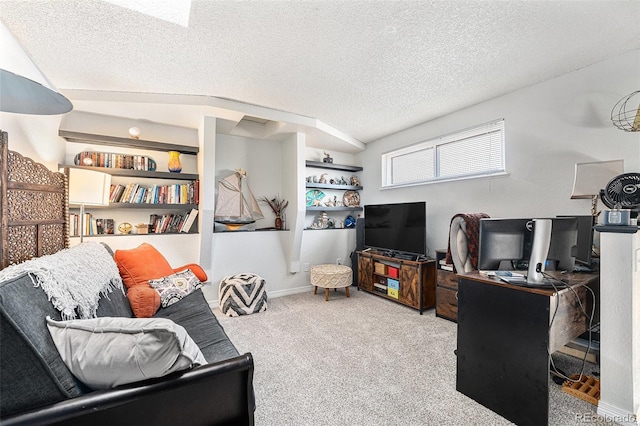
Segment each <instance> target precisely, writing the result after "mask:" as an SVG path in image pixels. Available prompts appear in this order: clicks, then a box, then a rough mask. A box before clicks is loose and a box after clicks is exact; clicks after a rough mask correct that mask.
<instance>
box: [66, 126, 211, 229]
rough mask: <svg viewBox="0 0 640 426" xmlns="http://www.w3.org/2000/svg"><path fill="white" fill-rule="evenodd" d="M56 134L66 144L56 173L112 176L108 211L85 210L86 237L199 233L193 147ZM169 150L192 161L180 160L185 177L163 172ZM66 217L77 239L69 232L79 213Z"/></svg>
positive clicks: (198, 181) (198, 189) (197, 190)
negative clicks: (81, 171) (64, 170)
mask: <svg viewBox="0 0 640 426" xmlns="http://www.w3.org/2000/svg"><path fill="white" fill-rule="evenodd" d="M59 135H60V136H61V137H63V138H64V139H66V141H67V144H66V153H67V155H66V157H65V162H66V163H67V164H60V165H59V167H60V168H80V169H88V170H97V171H101V172H103V173H107V174H109V175H111V179H112V182H111V193H110V202H109V206H104V207H91V208H86V213H85V216H86V217H85V218H84V220H85V224H86V229H87V233H86V234H87V235H85V238H86V237H92V236H95V237H103V236H130V235H158V234H164V235H167V234H176V235H181V234H194V233H198V221H197V216H198V212H199V203H200V196H199V195H200V185H199V184H200V176H199V174H198V173H197V172H196V173H192V172H191V171H194V170H196V169H197V155H198V152H199V148H198V147H196V146H189V145H180V144H170V143H164V142H156V141H150V140H139V139H130V138H120V137H114V136H106V135H96V134H90V133H80V132H72V131H67V130H60V131H59ZM168 151H177V152H179V153H181V155H185V156H186V157H191V158H181V160H182V162H183V165H186V167H183V170H187V172H180V173H172V172H169V171H168V170H167V169H163V168H164V167H165V166H166V163H167V161H163V160H162V159H164V158H165V156H166V153H167V152H168ZM160 153H162V154H160ZM161 158H162V159H161ZM184 160H186V161H184ZM85 164H89V165H85ZM69 214H70V236H71V237H76V236H77V237H79V232H78V228H77V227H74V225H75V224H77V223H79V221H80V218H79V217H78V212H77V211H76V210H75V209H70V212H69ZM121 225H122V226H121ZM128 225H131V226H128ZM145 225H146V226H145ZM119 229H120V230H126V229H130V231H129V232H122V231H120V230H119ZM107 230H108V231H107Z"/></svg>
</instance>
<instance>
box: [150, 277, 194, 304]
mask: <svg viewBox="0 0 640 426" xmlns="http://www.w3.org/2000/svg"><path fill="white" fill-rule="evenodd" d="M149 285H151V287H153V288H155V289H156V290H157V291H158V293H160V302H161V303H162V307H163V308H166V307H167V306H170V305H173V304H174V303H176V302H178V301H180V300H181V299H182V298H184V297H185V296H187V295H189V294H191V293H193V292H194V291H195V290H197V289H199V288H200V287H202V283H201V282H200V280H199V279H198V277H196V275H195V274H194V273H193V272H192V271H191V269H185V270H184V271H180V272H176V273H175V274H173V275H169V276H167V277H163V278H159V279H157V280H149Z"/></svg>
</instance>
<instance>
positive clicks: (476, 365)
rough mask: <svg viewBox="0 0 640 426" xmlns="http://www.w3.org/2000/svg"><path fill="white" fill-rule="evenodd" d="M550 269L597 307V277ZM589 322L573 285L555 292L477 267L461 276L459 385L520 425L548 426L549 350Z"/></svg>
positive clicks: (473, 397)
mask: <svg viewBox="0 0 640 426" xmlns="http://www.w3.org/2000/svg"><path fill="white" fill-rule="evenodd" d="M551 275H554V276H555V277H557V278H561V279H563V280H567V281H568V283H569V285H571V287H572V288H573V289H574V290H575V291H576V293H577V294H578V295H579V297H580V299H581V300H582V303H583V305H584V306H585V309H586V311H587V313H589V314H590V313H591V306H592V300H591V297H590V293H588V291H587V290H586V288H585V286H589V287H590V288H592V290H593V291H594V292H595V294H596V298H597V297H598V293H599V277H598V275H595V274H560V273H558V272H552V273H551ZM596 300H597V299H596ZM596 306H597V304H596ZM556 307H557V309H556ZM554 312H555V318H553V317H554ZM596 315H597V313H596ZM552 318H553V323H552V322H551V321H552ZM550 325H551V326H550ZM588 325H589V319H588V318H585V317H584V315H582V311H581V308H580V305H579V304H578V301H577V298H576V295H575V293H574V292H573V291H572V290H571V289H568V288H564V289H562V290H560V291H559V292H558V293H557V294H556V293H555V291H554V290H553V289H533V288H524V287H519V286H514V285H511V284H507V283H505V282H502V281H500V280H498V279H494V278H488V277H486V276H483V275H481V274H479V273H478V272H474V273H468V274H460V275H459V282H458V348H457V377H456V389H457V390H458V391H459V392H461V393H463V394H465V395H467V396H468V397H470V398H472V399H474V400H476V401H477V402H479V403H480V404H482V405H484V406H485V407H487V408H489V409H491V410H493V411H494V412H496V413H498V414H500V415H501V416H503V417H505V418H506V419H508V420H510V421H512V422H514V423H517V424H518V425H546V424H547V422H548V418H549V354H550V353H553V352H555V351H556V350H558V349H559V348H561V347H562V346H564V345H565V344H566V343H568V342H569V341H571V340H573V339H574V338H576V337H577V336H579V335H580V334H582V333H583V332H585V331H586V330H587V328H588Z"/></svg>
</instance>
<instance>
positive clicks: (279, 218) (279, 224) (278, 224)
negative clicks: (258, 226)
mask: <svg viewBox="0 0 640 426" xmlns="http://www.w3.org/2000/svg"><path fill="white" fill-rule="evenodd" d="M276 229H278V230H280V229H282V218H281V217H280V215H276Z"/></svg>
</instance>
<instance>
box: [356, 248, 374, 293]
mask: <svg viewBox="0 0 640 426" xmlns="http://www.w3.org/2000/svg"><path fill="white" fill-rule="evenodd" d="M372 275H373V260H372V259H371V258H370V257H364V256H358V286H359V287H360V288H362V289H365V290H368V291H373V276H372Z"/></svg>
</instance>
